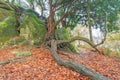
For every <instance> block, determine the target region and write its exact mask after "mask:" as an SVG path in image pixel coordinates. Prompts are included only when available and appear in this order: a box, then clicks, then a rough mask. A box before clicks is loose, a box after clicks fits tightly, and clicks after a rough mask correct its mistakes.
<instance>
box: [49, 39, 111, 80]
mask: <svg viewBox="0 0 120 80" xmlns="http://www.w3.org/2000/svg"><path fill="white" fill-rule="evenodd" d="M50 50H51V56H52V57H53V58H54V59H55V61H56V62H57V63H58V64H59V65H61V66H65V67H67V68H71V69H73V70H74V71H76V72H78V73H82V74H84V75H86V76H88V77H89V78H91V79H92V80H110V79H109V78H107V77H105V76H103V75H101V74H99V73H98V72H96V71H94V70H92V69H90V68H87V67H85V66H84V65H82V64H78V63H76V62H73V61H71V60H65V59H62V58H60V57H59V56H58V54H57V42H56V41H55V40H52V41H51V49H50Z"/></svg>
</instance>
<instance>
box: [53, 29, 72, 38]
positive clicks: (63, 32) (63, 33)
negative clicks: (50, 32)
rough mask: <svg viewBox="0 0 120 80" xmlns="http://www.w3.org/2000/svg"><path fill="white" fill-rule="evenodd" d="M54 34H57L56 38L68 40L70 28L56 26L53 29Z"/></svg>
mask: <svg viewBox="0 0 120 80" xmlns="http://www.w3.org/2000/svg"><path fill="white" fill-rule="evenodd" d="M55 34H56V35H57V37H58V39H60V40H70V39H71V34H70V30H69V29H66V28H64V27H63V28H57V29H56V30H55Z"/></svg>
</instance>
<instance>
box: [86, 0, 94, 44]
mask: <svg viewBox="0 0 120 80" xmlns="http://www.w3.org/2000/svg"><path fill="white" fill-rule="evenodd" d="M87 11H88V13H87V16H88V27H89V37H90V40H91V41H92V42H93V37H92V23H91V21H90V2H89V1H88V7H87Z"/></svg>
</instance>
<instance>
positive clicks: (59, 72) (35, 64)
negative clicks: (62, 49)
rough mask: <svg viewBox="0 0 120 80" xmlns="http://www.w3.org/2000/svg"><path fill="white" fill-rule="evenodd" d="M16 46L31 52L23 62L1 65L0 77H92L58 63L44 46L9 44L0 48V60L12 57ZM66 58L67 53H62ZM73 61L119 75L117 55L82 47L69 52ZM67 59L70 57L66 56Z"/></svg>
mask: <svg viewBox="0 0 120 80" xmlns="http://www.w3.org/2000/svg"><path fill="white" fill-rule="evenodd" d="M16 49H21V50H23V51H25V50H30V51H31V52H32V56H29V57H26V58H27V61H24V62H15V63H13V62H11V63H9V64H6V65H0V80H90V79H89V78H88V77H86V76H83V75H82V74H78V73H76V72H74V71H72V70H70V69H68V68H65V67H63V66H59V65H57V63H56V62H55V61H54V60H53V58H52V57H51V55H50V51H49V50H47V49H44V48H32V49H30V48H28V47H10V48H7V49H4V50H0V60H5V59H12V58H14V55H13V54H12V52H13V51H14V50H16ZM60 56H61V57H63V58H66V56H64V55H60ZM70 56H71V57H72V58H73V60H74V61H76V62H79V63H82V64H84V65H86V66H87V67H89V68H92V69H94V70H96V71H97V72H99V73H101V74H103V75H104V76H107V77H109V78H111V79H112V80H119V79H120V61H118V60H117V59H116V58H110V57H107V56H103V55H99V54H96V53H95V52H91V51H90V50H83V51H81V52H80V53H79V55H73V54H70ZM66 59H67V58H66Z"/></svg>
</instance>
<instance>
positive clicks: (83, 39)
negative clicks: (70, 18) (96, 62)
mask: <svg viewBox="0 0 120 80" xmlns="http://www.w3.org/2000/svg"><path fill="white" fill-rule="evenodd" d="M76 40H81V41H84V42H86V43H88V44H89V45H90V46H91V47H93V48H94V49H95V50H96V51H97V52H99V53H100V51H99V50H98V49H97V48H96V45H95V44H94V43H93V42H91V41H90V40H89V39H87V38H85V37H79V36H76V37H74V38H72V39H71V40H57V44H62V43H71V42H74V41H76Z"/></svg>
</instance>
